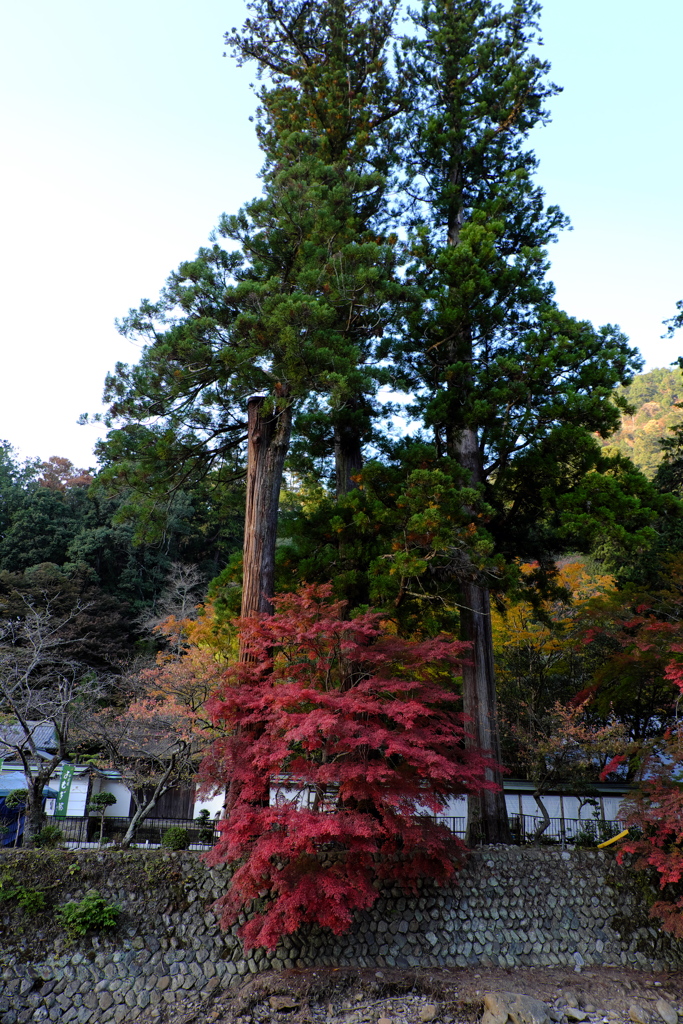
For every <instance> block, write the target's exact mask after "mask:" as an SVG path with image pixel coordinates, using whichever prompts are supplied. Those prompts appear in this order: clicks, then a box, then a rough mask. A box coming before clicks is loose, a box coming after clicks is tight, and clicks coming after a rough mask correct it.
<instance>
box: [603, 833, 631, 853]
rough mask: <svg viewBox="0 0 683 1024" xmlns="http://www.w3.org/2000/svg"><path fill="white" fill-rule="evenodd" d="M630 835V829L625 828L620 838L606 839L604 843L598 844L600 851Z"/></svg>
mask: <svg viewBox="0 0 683 1024" xmlns="http://www.w3.org/2000/svg"><path fill="white" fill-rule="evenodd" d="M627 835H628V829H627V828H625V829H624V831H623V832H620V833H619V835H618V836H612V838H611V839H606V840H605V842H604V843H598V850H602V849H603V848H604V847H605V846H611V845H612V843H616V842H618V841H619V840H620V839H623V838H624V837H625V836H627Z"/></svg>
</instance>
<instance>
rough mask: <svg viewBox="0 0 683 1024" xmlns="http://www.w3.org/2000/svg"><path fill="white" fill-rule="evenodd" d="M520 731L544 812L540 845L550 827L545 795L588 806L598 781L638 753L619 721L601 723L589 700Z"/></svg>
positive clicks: (557, 709) (528, 769) (555, 709)
mask: <svg viewBox="0 0 683 1024" xmlns="http://www.w3.org/2000/svg"><path fill="white" fill-rule="evenodd" d="M515 731H516V733H517V741H518V743H519V746H520V755H519V756H520V760H521V761H522V763H523V764H524V765H525V768H526V775H527V777H528V778H529V779H531V781H532V782H533V783H534V786H535V788H534V794H533V795H534V800H535V801H536V806H537V807H538V809H539V811H540V812H541V822H540V824H539V825H538V827H537V828H536V831H535V833H534V837H533V839H534V842H535V843H537V842H539V840H540V839H541V837H542V835H543V834H544V832H545V831H546V830H547V829H548V828H549V827H550V815H549V814H548V810H547V807H546V805H545V803H544V801H543V797H544V795H546V794H548V793H552V792H564V793H567V794H570V795H573V796H578V797H579V800H580V801H583V802H584V803H589V802H590V799H591V797H590V794H591V792H595V788H594V787H595V783H597V782H600V781H603V780H604V779H605V778H606V777H607V775H609V774H611V773H613V772H615V771H617V769H620V768H622V765H623V764H624V762H626V761H627V760H628V757H629V755H630V754H632V753H634V752H635V750H634V745H633V744H632V743H631V742H630V740H629V737H628V734H627V731H626V728H625V726H624V725H623V724H622V723H621V722H619V721H617V720H616V719H615V718H614V717H613V718H612V719H611V720H610V721H609V722H607V723H606V724H603V723H600V722H599V721H596V720H595V718H594V717H592V716H591V714H590V710H589V705H588V701H584V702H583V703H579V704H573V705H572V704H568V705H564V706H563V705H562V704H560V703H559V702H558V703H556V704H555V706H554V707H553V708H552V709H551V713H550V714H549V715H546V716H544V720H543V722H535V723H527V724H526V726H522V727H517V729H516V730H515ZM580 806H581V805H580ZM580 813H581V812H580V809H579V814H580Z"/></svg>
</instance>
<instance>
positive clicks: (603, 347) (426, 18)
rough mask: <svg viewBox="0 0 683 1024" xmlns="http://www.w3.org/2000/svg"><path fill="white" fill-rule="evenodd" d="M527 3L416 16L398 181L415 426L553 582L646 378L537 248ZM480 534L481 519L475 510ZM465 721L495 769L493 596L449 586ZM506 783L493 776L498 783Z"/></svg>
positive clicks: (434, 1)
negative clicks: (589, 480)
mask: <svg viewBox="0 0 683 1024" xmlns="http://www.w3.org/2000/svg"><path fill="white" fill-rule="evenodd" d="M539 11H540V6H539V5H538V4H537V3H536V2H534V0H515V2H513V3H512V4H511V6H509V7H508V8H505V7H503V5H500V4H496V3H493V2H491V0H460V2H454V0H425V2H424V3H423V5H422V10H421V13H420V14H419V15H418V16H416V21H417V25H418V27H419V32H417V33H416V34H415V36H414V37H413V38H412V39H411V40H409V41H408V42H407V43H406V45H405V49H404V54H403V58H402V59H403V69H402V70H403V76H404V79H405V80H406V81H407V82H409V83H410V84H409V88H410V89H412V102H411V104H410V113H409V115H407V119H406V125H405V130H406V143H405V146H406V148H405V152H404V168H405V170H406V174H408V173H410V181H409V183H408V187H407V194H408V196H409V197H411V198H412V205H411V206H407V208H406V216H407V219H408V222H409V227H410V239H409V260H410V266H409V272H408V281H409V283H410V284H411V285H412V287H413V289H414V292H413V297H412V303H411V304H410V306H409V307H408V308H407V309H406V315H405V325H406V335H405V342H404V345H403V352H402V359H403V367H404V371H405V374H406V378H407V379H408V381H409V382H410V383H411V384H412V388H413V391H414V393H415V394H416V395H417V398H416V401H415V405H414V410H415V411H416V412H417V413H419V415H420V416H421V418H422V420H423V422H424V424H425V426H426V427H428V428H430V430H431V431H432V432H433V437H434V441H435V444H436V446H437V449H438V451H439V453H440V455H441V456H442V457H443V458H444V459H449V460H453V461H454V462H455V463H456V464H457V465H458V466H459V467H460V474H461V475H460V477H459V478H458V479H457V480H456V483H459V484H461V485H462V484H464V485H466V486H469V487H472V486H473V487H475V488H478V490H479V492H480V494H481V495H482V497H483V499H484V501H485V503H486V505H487V506H488V508H489V509H492V510H493V514H492V516H491V517H490V519H489V522H488V524H487V528H488V529H489V531H490V532H491V534H492V535H493V537H494V540H495V542H496V547H497V550H498V551H499V552H501V553H503V554H504V555H506V556H507V557H509V558H513V559H514V558H519V557H524V558H539V559H540V563H541V568H543V567H544V566H545V567H547V568H550V569H552V558H551V555H552V548H553V541H554V540H555V541H556V536H555V538H553V536H552V530H551V527H552V524H553V515H554V512H555V510H556V509H557V505H558V502H559V501H561V499H562V495H563V494H565V493H566V492H568V491H571V490H572V488H574V487H575V486H576V484H577V483H579V482H580V481H581V480H582V479H583V478H584V477H585V475H586V473H588V472H589V471H590V470H591V469H593V468H594V467H595V465H596V461H597V459H598V453H597V450H596V445H595V442H594V440H593V439H592V438H591V432H596V433H599V434H600V435H602V436H606V435H607V434H609V433H610V432H611V431H612V430H614V429H615V428H616V427H617V426H618V422H619V410H618V408H617V406H616V404H615V401H616V399H615V398H614V396H613V391H614V388H615V386H616V385H617V384H620V383H624V382H627V381H628V380H629V379H630V378H631V375H632V373H633V372H634V371H635V370H636V369H637V368H638V366H639V365H640V363H639V360H638V358H637V356H636V353H635V351H634V350H631V349H629V348H628V346H627V342H626V338H625V337H624V336H623V335H622V334H621V333H620V332H619V331H618V329H616V328H614V327H609V326H608V327H603V328H602V329H600V330H599V331H596V330H594V329H593V327H592V326H591V325H590V324H588V323H583V322H578V321H576V320H573V319H571V318H570V317H569V316H567V315H566V314H564V313H563V312H561V311H560V310H559V309H558V308H557V307H556V305H555V304H554V302H553V288H552V285H551V284H549V283H548V282H547V281H546V277H545V275H546V272H547V269H548V262H547V256H546V252H545V247H546V246H547V244H548V243H549V242H550V241H552V240H553V238H554V237H555V234H556V232H557V230H558V229H560V228H562V227H563V226H564V224H565V218H564V217H563V215H562V214H561V212H560V211H559V210H558V209H557V207H552V206H551V207H547V208H546V207H545V204H544V194H543V192H542V190H541V189H540V188H539V186H538V185H536V184H535V183H534V181H533V174H534V171H535V169H536V160H535V158H534V156H533V154H532V153H531V151H530V150H529V148H528V145H527V136H528V135H529V132H530V131H531V129H532V128H534V127H535V126H536V125H539V124H543V123H544V121H545V120H546V116H547V115H546V111H545V106H544V105H545V102H546V100H547V99H549V98H550V97H551V96H552V95H553V94H554V93H555V92H556V91H557V89H556V87H555V86H553V85H551V84H549V83H548V82H547V79H546V75H547V72H548V65H547V63H546V62H544V61H543V60H541V59H540V57H538V56H537V55H536V54H535V52H534V51H535V49H536V47H537V45H538V44H539V39H538V28H537V19H538V15H539ZM472 512H473V519H474V517H475V515H476V508H473V510H472ZM459 604H460V616H461V637H462V639H463V640H467V641H468V642H469V643H471V644H472V650H473V658H472V662H471V664H470V665H465V667H464V710H465V713H466V714H467V715H468V716H469V717H470V718H471V719H472V721H473V723H474V729H473V742H474V743H476V744H477V745H478V746H480V747H482V748H484V749H489V750H491V751H492V753H493V754H494V756H496V757H497V756H499V749H500V748H499V739H498V728H497V712H496V689H495V678H494V665H493V649H492V641H491V625H490V599H489V592H488V589H487V586H486V580H485V579H484V578H482V576H481V575H480V573H478V572H477V570H476V568H475V567H474V566H472V571H471V573H470V577H469V579H467V578H465V579H464V580H463V581H462V582H461V584H460V596H459ZM495 778H496V779H498V781H500V776H499V775H496V776H495ZM469 834H470V839H471V840H479V841H482V840H483V841H484V842H505V841H507V840H508V826H507V816H506V812H505V803H504V798H503V795H502V792H501V791H499V792H497V793H496V792H491V791H485V792H483V793H482V795H481V799H480V800H479V801H477V800H471V801H470V821H469Z"/></svg>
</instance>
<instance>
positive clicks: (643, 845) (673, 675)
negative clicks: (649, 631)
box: [617, 639, 683, 939]
mask: <svg viewBox="0 0 683 1024" xmlns="http://www.w3.org/2000/svg"><path fill="white" fill-rule="evenodd" d="M669 653H670V661H669V662H668V665H667V668H666V676H667V679H668V681H669V682H670V683H671V684H673V686H674V687H675V690H676V693H677V694H678V695H679V696H678V700H677V701H676V703H675V705H674V708H673V711H674V716H675V717H674V722H673V724H672V726H671V728H670V729H667V731H666V733H665V734H664V736H663V737H662V738H661V740H659V741H658V742H653V743H651V744H650V746H649V750H648V756H647V757H646V758H645V759H644V761H643V764H642V766H641V771H640V780H639V784H638V786H637V787H636V789H635V791H634V792H632V793H631V794H630V796H629V798H628V800H627V801H626V802H625V804H624V808H623V813H624V820H625V823H626V825H628V826H629V829H632V834H631V835H629V836H628V837H627V841H626V842H625V843H623V844H622V845H621V847H620V849H619V853H618V855H617V859H618V860H619V861H620V862H621V861H623V860H624V858H626V857H630V858H632V861H631V863H632V865H633V866H634V867H635V868H637V869H638V868H639V869H641V870H643V871H646V872H647V873H648V874H649V876H650V877H651V878H652V877H654V879H655V880H656V883H658V885H659V899H657V900H655V902H654V903H653V904H652V906H651V908H650V914H651V916H652V917H655V918H658V919H659V920H660V922H661V924H662V927H663V928H664V929H665V931H668V932H671V933H673V935H675V936H676V938H679V939H680V938H682V937H683V884H682V880H683V856H682V855H681V845H682V843H683V733H682V731H681V725H680V719H679V711H680V694H682V693H683V662H682V660H681V654H682V653H683V642H681V640H680V639H679V640H677V641H674V642H672V643H671V646H670V650H669Z"/></svg>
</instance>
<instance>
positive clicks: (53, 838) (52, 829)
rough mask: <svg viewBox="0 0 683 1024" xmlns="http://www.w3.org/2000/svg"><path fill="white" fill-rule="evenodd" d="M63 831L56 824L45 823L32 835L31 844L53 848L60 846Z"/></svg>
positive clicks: (43, 847)
mask: <svg viewBox="0 0 683 1024" xmlns="http://www.w3.org/2000/svg"><path fill="white" fill-rule="evenodd" d="M63 838H64V833H63V832H62V830H61V828H59V826H58V825H45V827H44V828H41V830H40V832H38V834H37V835H35V836H34V837H33V845H34V846H40V847H41V848H42V849H54V848H55V847H56V846H60V845H61V842H62V839H63Z"/></svg>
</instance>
